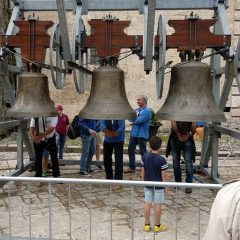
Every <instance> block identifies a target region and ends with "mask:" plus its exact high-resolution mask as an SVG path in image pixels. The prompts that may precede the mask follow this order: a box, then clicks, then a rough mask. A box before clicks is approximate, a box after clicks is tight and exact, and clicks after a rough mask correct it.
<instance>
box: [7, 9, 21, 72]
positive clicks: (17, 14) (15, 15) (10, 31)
mask: <svg viewBox="0 0 240 240" xmlns="http://www.w3.org/2000/svg"><path fill="white" fill-rule="evenodd" d="M22 16H23V9H21V8H20V6H19V5H14V6H13V9H12V15H11V18H10V20H9V24H8V27H7V30H6V35H14V34H15V33H16V25H15V24H14V21H15V20H18V19H20V18H21V17H22ZM15 50H16V52H17V53H21V50H20V49H19V48H16V49H15ZM16 65H17V67H19V68H22V67H23V62H22V58H21V57H18V56H17V57H16Z"/></svg>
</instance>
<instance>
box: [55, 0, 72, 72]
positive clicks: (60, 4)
mask: <svg viewBox="0 0 240 240" xmlns="http://www.w3.org/2000/svg"><path fill="white" fill-rule="evenodd" d="M57 8H58V19H59V27H60V35H61V41H62V48H63V59H64V64H65V68H68V63H67V61H68V60H71V49H70V43H69V37H68V27H67V19H66V14H65V5H64V0H57Z"/></svg>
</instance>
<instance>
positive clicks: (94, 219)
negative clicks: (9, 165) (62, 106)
mask: <svg viewBox="0 0 240 240" xmlns="http://www.w3.org/2000/svg"><path fill="white" fill-rule="evenodd" d="M1 182H5V183H6V184H5V185H4V187H2V188H1V192H0V208H1V210H0V211H1V215H2V217H1V220H0V239H4V240H5V239H14V240H17V239H75V240H82V239H83V240H86V239H91V240H92V239H98V240H100V239H104V240H107V239H111V240H112V239H131V240H135V239H163V238H164V239H165V240H167V239H169V240H170V239H171V240H172V239H178V240H180V239H184V240H187V239H191V240H192V239H198V240H199V239H201V235H203V229H201V226H202V222H204V224H205V227H206V224H207V220H208V217H209V212H210V208H211V205H212V202H213V199H214V197H215V194H216V192H214V191H209V190H210V189H211V190H214V189H220V188H221V187H222V185H221V184H198V183H192V184H187V183H173V182H161V183H160V182H146V181H145V182H144V181H131V180H102V179H74V178H36V177H0V183H1ZM39 186H42V187H39ZM117 186H118V188H117ZM143 186H152V187H159V186H164V187H167V188H168V189H169V194H168V196H166V199H167V202H168V203H167V205H168V207H165V206H163V211H162V219H164V220H163V221H167V222H168V224H169V225H168V228H169V229H168V230H167V231H166V232H160V233H158V234H156V233H154V232H153V231H151V232H150V233H145V232H143V225H144V198H143V189H142V187H143ZM183 188H193V193H192V194H190V195H189V194H188V195H186V194H183V193H182V192H183V191H182V189H183ZM184 201H185V202H184ZM190 205H191V206H190ZM207 205H208V207H207V210H206V206H207ZM202 212H203V213H204V214H202ZM184 217H185V218H187V219H184ZM152 218H153V219H154V214H151V219H152ZM201 218H203V219H201ZM3 219H5V221H3ZM7 219H8V220H7ZM194 219H195V220H194ZM194 222H196V224H195V225H197V226H194ZM192 229H195V230H192ZM162 237H163V238H162Z"/></svg>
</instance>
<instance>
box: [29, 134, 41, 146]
mask: <svg viewBox="0 0 240 240" xmlns="http://www.w3.org/2000/svg"><path fill="white" fill-rule="evenodd" d="M31 138H32V141H33V142H34V143H36V144H39V143H40V142H41V140H42V137H41V136H40V135H39V136H36V135H33V136H32V137H31Z"/></svg>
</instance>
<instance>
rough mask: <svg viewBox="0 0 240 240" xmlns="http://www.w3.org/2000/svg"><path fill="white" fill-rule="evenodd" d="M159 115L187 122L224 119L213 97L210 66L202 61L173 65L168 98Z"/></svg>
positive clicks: (157, 115)
mask: <svg viewBox="0 0 240 240" xmlns="http://www.w3.org/2000/svg"><path fill="white" fill-rule="evenodd" d="M156 117H157V118H160V119H165V120H171V121H187V122H196V121H204V122H211V121H225V120H226V118H225V115H224V113H223V112H222V111H221V110H220V109H219V108H218V106H217V104H216V101H215V99H214V96H213V78H212V76H211V69H210V67H209V66H208V65H207V64H206V63H201V62H188V63H184V64H181V65H178V66H175V67H173V68H172V72H171V80H170V86H169V91H168V95H167V98H166V100H165V102H164V104H163V106H162V108H161V109H160V110H159V111H158V112H157V114H156Z"/></svg>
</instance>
